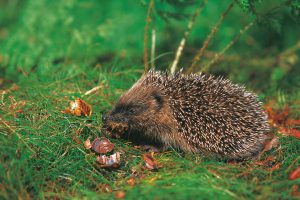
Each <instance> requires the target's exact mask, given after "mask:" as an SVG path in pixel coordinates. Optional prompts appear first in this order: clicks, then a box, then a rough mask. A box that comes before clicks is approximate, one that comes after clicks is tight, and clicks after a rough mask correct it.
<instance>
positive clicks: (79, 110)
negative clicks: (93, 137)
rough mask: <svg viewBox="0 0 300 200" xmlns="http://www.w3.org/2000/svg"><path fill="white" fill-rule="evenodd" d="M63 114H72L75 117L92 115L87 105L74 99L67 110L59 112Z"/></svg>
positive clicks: (90, 108) (80, 100)
mask: <svg viewBox="0 0 300 200" xmlns="http://www.w3.org/2000/svg"><path fill="white" fill-rule="evenodd" d="M61 112H62V113H64V114H72V115H75V116H82V115H84V116H91V115H92V107H91V106H90V105H89V104H87V103H86V102H85V101H83V100H82V99H79V98H77V99H75V101H71V102H70V106H69V108H66V109H65V110H62V111H61Z"/></svg>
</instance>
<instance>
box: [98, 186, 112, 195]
mask: <svg viewBox="0 0 300 200" xmlns="http://www.w3.org/2000/svg"><path fill="white" fill-rule="evenodd" d="M97 190H98V191H101V192H107V193H110V192H112V189H111V187H110V186H109V185H107V184H98V185H97Z"/></svg>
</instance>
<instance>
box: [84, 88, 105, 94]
mask: <svg viewBox="0 0 300 200" xmlns="http://www.w3.org/2000/svg"><path fill="white" fill-rule="evenodd" d="M101 88H103V85H99V86H96V87H94V88H92V89H90V90H89V91H86V92H85V93H84V96H86V95H89V94H91V93H93V92H96V91H97V90H99V89H101Z"/></svg>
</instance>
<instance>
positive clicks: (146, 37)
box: [144, 0, 154, 73]
mask: <svg viewBox="0 0 300 200" xmlns="http://www.w3.org/2000/svg"><path fill="white" fill-rule="evenodd" d="M153 6H154V0H151V1H150V3H149V6H148V12H147V17H146V25H145V30H144V67H145V73H146V72H147V71H148V70H149V64H148V29H149V23H150V22H151V12H152V8H153Z"/></svg>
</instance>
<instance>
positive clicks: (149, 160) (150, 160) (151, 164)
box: [143, 152, 160, 170]
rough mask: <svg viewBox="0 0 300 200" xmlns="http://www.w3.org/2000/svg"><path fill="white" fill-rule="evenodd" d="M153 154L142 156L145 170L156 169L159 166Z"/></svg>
mask: <svg viewBox="0 0 300 200" xmlns="http://www.w3.org/2000/svg"><path fill="white" fill-rule="evenodd" d="M153 154H154V153H153V152H152V153H147V154H143V158H144V161H145V164H146V167H147V169H150V170H153V169H158V168H159V167H160V166H158V163H157V161H156V160H155V159H154V157H153Z"/></svg>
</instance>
